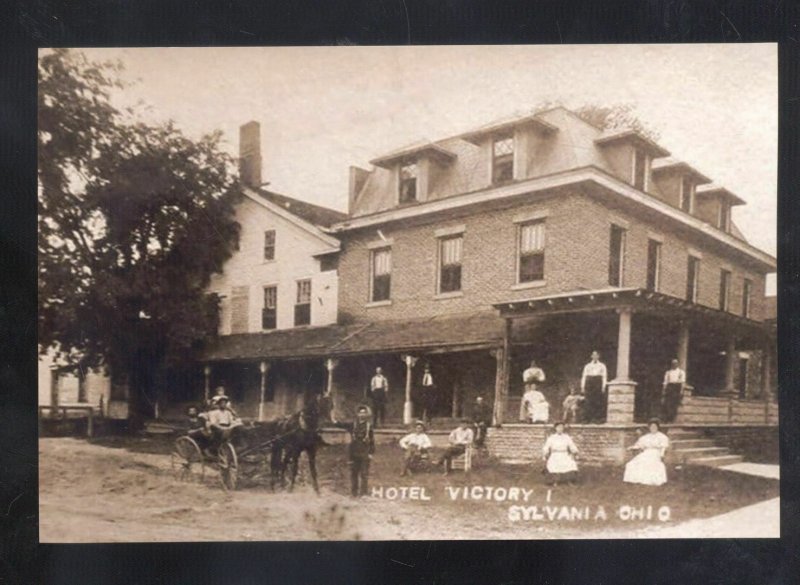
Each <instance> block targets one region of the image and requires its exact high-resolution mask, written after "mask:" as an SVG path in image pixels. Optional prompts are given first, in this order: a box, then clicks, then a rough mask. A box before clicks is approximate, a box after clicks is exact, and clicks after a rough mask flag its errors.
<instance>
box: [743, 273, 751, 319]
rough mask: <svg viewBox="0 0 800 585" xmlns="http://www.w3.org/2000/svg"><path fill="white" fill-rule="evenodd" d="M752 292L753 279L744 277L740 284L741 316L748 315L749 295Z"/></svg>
mask: <svg viewBox="0 0 800 585" xmlns="http://www.w3.org/2000/svg"><path fill="white" fill-rule="evenodd" d="M752 292H753V281H752V280H750V279H749V278H745V279H744V283H743V284H742V317H750V295H751V294H752Z"/></svg>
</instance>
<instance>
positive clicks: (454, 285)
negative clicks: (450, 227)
mask: <svg viewBox="0 0 800 585" xmlns="http://www.w3.org/2000/svg"><path fill="white" fill-rule="evenodd" d="M463 242H464V236H461V235H457V236H448V237H446V238H439V292H440V293H448V292H457V291H460V290H461V248H462V244H463Z"/></svg>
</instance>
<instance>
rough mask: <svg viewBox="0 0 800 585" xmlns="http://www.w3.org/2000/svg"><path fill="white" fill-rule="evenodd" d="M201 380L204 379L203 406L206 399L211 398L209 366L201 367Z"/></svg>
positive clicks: (206, 402)
mask: <svg viewBox="0 0 800 585" xmlns="http://www.w3.org/2000/svg"><path fill="white" fill-rule="evenodd" d="M203 378H204V380H205V381H204V385H203V400H204V403H205V404H208V399H209V398H210V397H211V365H210V364H206V365H205V366H203Z"/></svg>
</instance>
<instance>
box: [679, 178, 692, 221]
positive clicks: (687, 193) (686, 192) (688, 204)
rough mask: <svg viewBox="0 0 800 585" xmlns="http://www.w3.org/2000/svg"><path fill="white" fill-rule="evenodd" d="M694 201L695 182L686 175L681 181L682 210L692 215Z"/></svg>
mask: <svg viewBox="0 0 800 585" xmlns="http://www.w3.org/2000/svg"><path fill="white" fill-rule="evenodd" d="M693 199H694V181H692V178H691V177H689V176H686V175H684V176H683V178H682V179H681V209H682V210H683V211H685V212H686V213H691V212H692V208H693V207H694V206H693V205H692V201H693Z"/></svg>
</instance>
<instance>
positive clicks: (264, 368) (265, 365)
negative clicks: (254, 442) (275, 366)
mask: <svg viewBox="0 0 800 585" xmlns="http://www.w3.org/2000/svg"><path fill="white" fill-rule="evenodd" d="M269 366H270V363H269V362H268V361H266V360H264V361H262V362H261V363H260V364H258V371H259V372H261V388H260V393H259V397H258V420H259V421H263V420H264V400H265V398H266V396H267V374H268V373H269ZM208 385H209V384H208V378H206V388H208Z"/></svg>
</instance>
